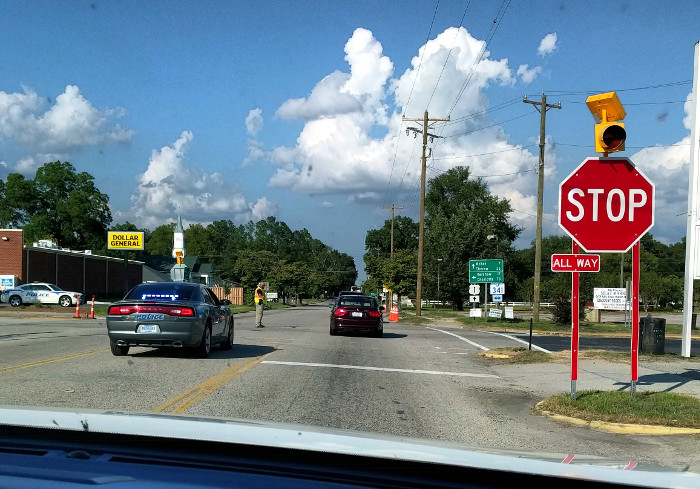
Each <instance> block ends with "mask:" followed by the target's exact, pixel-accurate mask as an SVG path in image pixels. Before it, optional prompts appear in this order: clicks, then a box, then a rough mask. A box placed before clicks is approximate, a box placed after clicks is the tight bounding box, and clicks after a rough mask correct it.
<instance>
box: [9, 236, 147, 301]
mask: <svg viewBox="0 0 700 489" xmlns="http://www.w3.org/2000/svg"><path fill="white" fill-rule="evenodd" d="M0 275H11V276H15V277H17V280H18V282H19V283H20V284H24V283H29V282H49V283H54V284H56V285H58V286H59V287H61V288H62V289H65V290H71V291H75V292H80V293H81V294H83V296H84V297H91V296H92V295H95V296H97V297H99V298H105V297H121V296H123V295H124V292H125V291H124V289H125V287H126V286H128V287H129V288H131V287H133V286H134V285H136V284H139V283H141V282H142V281H143V262H140V261H132V260H130V261H129V262H128V265H127V266H125V263H124V260H123V259H120V258H114V257H111V256H99V255H93V254H91V253H90V252H89V251H74V250H68V249H65V248H58V247H56V246H55V245H53V244H51V243H50V242H40V243H34V244H32V246H24V245H23V233H22V230H21V229H0ZM125 279H126V280H125Z"/></svg>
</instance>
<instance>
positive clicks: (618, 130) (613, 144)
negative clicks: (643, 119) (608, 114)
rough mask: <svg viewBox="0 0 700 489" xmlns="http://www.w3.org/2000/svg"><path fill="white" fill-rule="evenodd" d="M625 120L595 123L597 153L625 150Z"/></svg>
mask: <svg viewBox="0 0 700 489" xmlns="http://www.w3.org/2000/svg"><path fill="white" fill-rule="evenodd" d="M626 138H627V133H626V132H625V123H624V122H601V123H600V124H596V125H595V150H596V153H614V152H616V151H624V150H625V139H626Z"/></svg>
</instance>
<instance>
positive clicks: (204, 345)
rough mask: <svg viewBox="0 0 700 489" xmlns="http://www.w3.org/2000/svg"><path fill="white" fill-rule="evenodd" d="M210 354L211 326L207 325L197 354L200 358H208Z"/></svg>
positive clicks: (196, 351) (197, 348)
mask: <svg viewBox="0 0 700 489" xmlns="http://www.w3.org/2000/svg"><path fill="white" fill-rule="evenodd" d="M209 352H211V326H209V325H208V324H207V325H206V326H205V327H204V333H203V334H202V341H201V342H200V343H199V346H198V347H196V348H195V353H196V355H197V356H198V357H199V358H207V357H208V356H209Z"/></svg>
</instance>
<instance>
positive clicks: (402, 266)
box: [383, 249, 418, 305]
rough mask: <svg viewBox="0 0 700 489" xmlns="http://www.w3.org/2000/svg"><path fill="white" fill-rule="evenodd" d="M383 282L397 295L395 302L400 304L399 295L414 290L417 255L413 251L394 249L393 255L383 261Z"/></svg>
mask: <svg viewBox="0 0 700 489" xmlns="http://www.w3.org/2000/svg"><path fill="white" fill-rule="evenodd" d="M383 269H384V284H385V285H386V287H387V288H388V289H390V290H391V291H392V292H393V293H394V294H396V295H397V303H398V304H399V305H400V304H401V296H404V295H407V294H409V293H410V292H413V291H415V290H416V276H417V275H418V257H417V255H416V252H415V251H411V250H406V249H404V250H398V251H396V250H394V256H393V257H391V258H389V259H387V260H385V261H384V267H383Z"/></svg>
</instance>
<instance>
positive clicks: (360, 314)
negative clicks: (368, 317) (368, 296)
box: [352, 312, 362, 318]
mask: <svg viewBox="0 0 700 489" xmlns="http://www.w3.org/2000/svg"><path fill="white" fill-rule="evenodd" d="M352 317H354V318H361V317H362V313H361V312H353V313H352Z"/></svg>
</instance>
